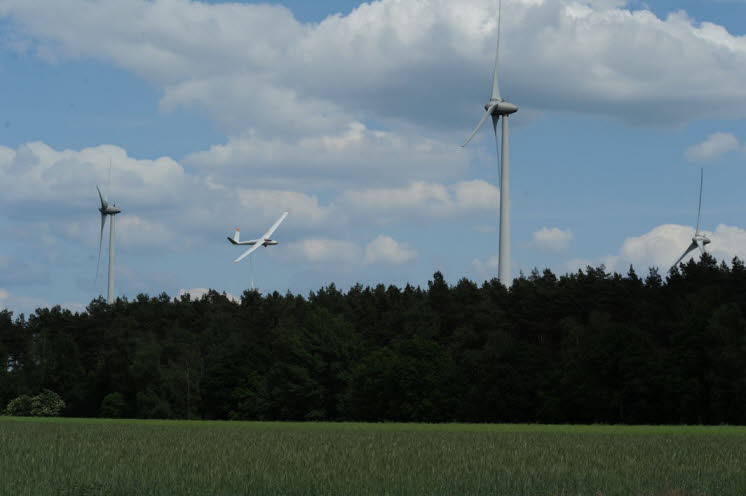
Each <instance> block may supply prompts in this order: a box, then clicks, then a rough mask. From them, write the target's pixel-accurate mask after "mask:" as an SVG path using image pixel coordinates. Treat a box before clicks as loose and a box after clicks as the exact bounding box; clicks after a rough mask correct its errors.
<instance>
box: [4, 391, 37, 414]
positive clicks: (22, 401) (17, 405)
mask: <svg viewBox="0 0 746 496" xmlns="http://www.w3.org/2000/svg"><path fill="white" fill-rule="evenodd" d="M32 402H33V398H31V396H29V395H27V394H23V395H21V396H19V397H18V398H16V399H14V400H10V403H8V406H7V407H6V408H5V413H6V414H7V415H10V416H11V417H30V416H31V408H32Z"/></svg>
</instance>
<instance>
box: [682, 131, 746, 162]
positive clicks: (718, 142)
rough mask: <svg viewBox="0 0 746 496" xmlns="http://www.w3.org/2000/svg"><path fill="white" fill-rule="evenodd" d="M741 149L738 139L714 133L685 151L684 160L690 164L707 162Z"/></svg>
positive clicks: (727, 134) (731, 135)
mask: <svg viewBox="0 0 746 496" xmlns="http://www.w3.org/2000/svg"><path fill="white" fill-rule="evenodd" d="M739 148H741V144H740V143H739V141H738V139H737V138H736V137H735V136H733V134H731V133H714V134H711V135H710V136H708V137H707V139H706V140H704V141H703V142H701V143H699V144H697V145H694V146H692V147H690V148H688V149H687V150H686V158H687V159H689V160H691V161H692V162H709V161H712V160H715V159H718V158H720V157H722V156H723V155H726V154H728V153H730V152H733V151H736V150H738V149H739Z"/></svg>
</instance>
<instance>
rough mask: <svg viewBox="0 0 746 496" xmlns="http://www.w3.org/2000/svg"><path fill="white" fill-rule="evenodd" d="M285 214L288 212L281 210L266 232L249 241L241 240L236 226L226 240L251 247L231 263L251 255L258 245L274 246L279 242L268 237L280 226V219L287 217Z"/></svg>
mask: <svg viewBox="0 0 746 496" xmlns="http://www.w3.org/2000/svg"><path fill="white" fill-rule="evenodd" d="M287 216H288V213H287V212H283V214H282V215H281V216H280V218H279V219H277V221H275V223H274V224H273V225H272V227H270V228H269V229H268V230H267V232H265V233H264V234H262V236H261V237H260V238H257V239H252V240H249V241H241V230H240V229H238V228H236V232H235V233H234V234H233V237H232V238H228V241H230V242H231V244H233V245H251V248H249V249H248V250H246V251H245V252H244V254H243V255H241V256H240V257H238V258H237V259H235V260H234V261H233V263H238V262H240V261H241V260H243V259H244V258H246V257H248V256H249V255H251V254H252V253H254V251H256V250H257V248H259V247H260V246H275V245H277V244H279V243H278V242H277V241H275V240H273V239H272V238H270V236H272V234H274V232H275V231H276V230H277V228H278V227H279V226H280V224H282V221H283V220H285V217H287Z"/></svg>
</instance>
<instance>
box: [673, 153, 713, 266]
mask: <svg viewBox="0 0 746 496" xmlns="http://www.w3.org/2000/svg"><path fill="white" fill-rule="evenodd" d="M704 181H705V170H704V168H702V169H701V170H700V174H699V208H698V209H697V228H696V229H695V231H694V237H693V238H692V244H690V245H689V247H688V248H687V249H686V251H685V252H684V254H683V255H681V256H680V257H679V259H678V260H676V263H674V264H673V265H672V266H671V268H670V269H669V271H671V270H673V268H674V267H676V266H677V265H679V262H681V261H682V260H684V257H685V256H687V255H689V253H691V252H692V251H693V250H696V249H697V248H699V251H701V252H702V255H704V254H705V246H706V245H709V244H710V243H711V241H710V239H709V238H708V237H707V236H705V235H704V234H702V233H700V232H699V224H700V220H701V218H702V185H703V184H704Z"/></svg>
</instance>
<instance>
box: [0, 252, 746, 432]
mask: <svg viewBox="0 0 746 496" xmlns="http://www.w3.org/2000/svg"><path fill="white" fill-rule="evenodd" d="M745 315H746V268H745V267H744V263H743V262H742V261H741V260H739V259H737V258H736V259H733V260H732V261H731V262H730V263H729V264H727V263H724V262H718V261H716V260H715V259H714V258H712V257H711V256H709V255H704V256H703V257H702V259H701V260H699V261H690V262H688V263H687V264H683V265H681V266H680V267H678V268H676V269H674V270H673V271H672V272H670V273H668V274H667V275H665V276H662V275H661V274H660V273H659V272H658V271H657V270H656V269H650V271H649V273H648V274H646V275H644V277H640V276H638V275H637V274H636V273H635V272H634V270H633V269H631V268H630V270H629V272H628V273H627V274H626V275H620V274H618V273H609V272H607V271H606V269H605V268H604V267H603V266H601V267H595V268H594V267H587V268H586V269H585V270H579V271H577V272H575V273H570V274H566V275H562V276H557V275H555V274H553V273H552V272H551V271H549V270H545V271H543V272H540V271H534V272H532V273H531V274H529V275H521V276H520V277H518V278H517V279H515V281H514V283H513V285H512V287H511V288H509V290H508V289H507V288H505V287H504V286H502V285H501V284H500V283H499V282H498V281H497V280H496V279H495V280H492V281H487V282H485V283H484V284H482V285H481V286H480V285H477V284H475V283H474V282H472V281H469V280H467V279H462V280H460V281H458V282H457V283H456V284H455V285H449V284H448V283H447V282H446V281H445V279H444V277H443V275H442V274H440V273H438V272H436V273H435V274H434V275H433V278H432V280H431V281H429V282H428V284H427V287H426V288H421V287H412V286H409V285H408V286H406V287H404V288H398V287H394V286H388V287H386V286H383V285H378V286H375V287H363V286H361V285H356V286H353V287H351V288H350V289H349V290H347V291H340V290H338V289H337V288H336V287H335V286H334V285H329V286H327V287H324V288H321V289H319V290H318V291H317V292H312V293H310V294H309V295H307V296H300V295H293V294H290V293H288V294H285V295H282V294H279V293H276V292H275V293H271V294H266V295H262V294H260V293H259V292H257V291H245V292H244V293H243V294H242V296H241V299H240V302H236V301H232V300H231V299H229V298H228V297H227V296H225V295H223V294H219V293H217V292H214V291H213V292H210V293H208V294H207V295H206V296H204V297H203V298H201V299H199V300H193V299H191V298H190V297H189V296H188V295H185V296H182V297H180V298H172V297H170V296H168V295H167V294H161V295H159V296H156V297H149V296H147V295H139V296H137V297H136V298H134V299H132V300H127V299H119V300H117V301H116V303H114V304H113V305H107V304H106V303H105V301H104V300H103V299H101V298H99V299H96V300H94V301H92V302H91V303H90V305H88V307H87V308H86V310H85V311H84V312H80V313H73V312H70V311H69V310H65V309H61V308H60V307H53V308H42V309H37V310H36V311H35V312H34V313H32V314H30V315H17V316H16V315H14V314H13V313H11V312H9V311H7V310H3V311H0V411H3V410H4V408H5V405H7V404H8V402H10V401H11V400H12V399H14V398H16V397H18V396H19V395H24V394H27V395H35V394H38V393H39V392H40V391H44V390H49V391H53V392H55V393H57V394H58V395H59V396H60V397H61V398H62V399H63V400H64V404H65V408H64V412H63V414H64V415H65V416H72V417H122V418H174V419H222V420H328V421H342V420H356V421H403V422H475V423H482V422H507V423H511V422H526V423H584V424H588V423H613V424H746V319H745V318H744V316H745Z"/></svg>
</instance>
